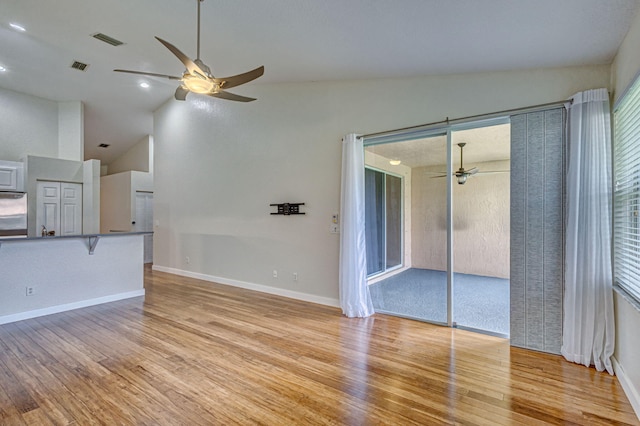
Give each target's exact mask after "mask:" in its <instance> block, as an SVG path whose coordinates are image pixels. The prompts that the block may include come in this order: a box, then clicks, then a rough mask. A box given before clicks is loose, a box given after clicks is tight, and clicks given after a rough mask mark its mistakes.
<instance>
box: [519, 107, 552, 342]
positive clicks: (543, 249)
mask: <svg viewBox="0 0 640 426" xmlns="http://www.w3.org/2000/svg"><path fill="white" fill-rule="evenodd" d="M564 122H565V111H564V108H556V109H552V110H547V111H539V112H532V113H528V114H519V115H514V116H512V117H511V336H510V337H511V344H512V345H513V346H519V347H523V348H528V349H535V350H539V351H544V352H551V353H556V354H558V353H560V347H561V345H562V297H563V281H564V188H565V148H564V147H565V144H564Z"/></svg>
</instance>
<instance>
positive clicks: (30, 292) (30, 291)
mask: <svg viewBox="0 0 640 426" xmlns="http://www.w3.org/2000/svg"><path fill="white" fill-rule="evenodd" d="M26 293H27V296H33V295H34V294H36V289H35V287H27V288H26Z"/></svg>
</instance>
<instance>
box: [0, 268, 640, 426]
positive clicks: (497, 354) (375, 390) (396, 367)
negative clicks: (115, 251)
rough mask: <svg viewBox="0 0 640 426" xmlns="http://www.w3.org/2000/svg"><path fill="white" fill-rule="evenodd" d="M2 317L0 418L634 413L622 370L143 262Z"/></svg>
mask: <svg viewBox="0 0 640 426" xmlns="http://www.w3.org/2000/svg"><path fill="white" fill-rule="evenodd" d="M145 287H146V291H147V294H146V297H145V298H144V299H143V298H135V299H129V300H124V301H119V302H114V303H109V304H104V305H100V306H95V307H90V308H85V309H79V310H75V311H70V312H65V313H62V314H56V315H50V316H47V317H41V318H36V319H31V320H27V321H21V322H16V323H12V324H6V325H2V326H0V424H1V425H26V424H29V425H48V424H59V425H65V424H75V425H92V424H118V425H216V424H221V425H230V424H264V425H307V424H308V425H314V424H320V425H368V424H392V425H404V424H420V425H445V424H461V425H516V424H517V425H521V424H526V425H529V424H531V425H541V424H563V425H574V424H578V425H583V424H590V425H592V424H593V425H611V424H632V425H633V424H638V423H639V422H638V419H637V417H636V416H635V414H634V413H633V410H632V408H631V406H630V404H629V402H628V400H627V398H626V397H625V395H624V393H623V391H622V388H621V387H620V384H619V383H618V381H617V379H616V378H615V377H612V376H609V375H608V374H606V373H604V374H603V373H598V372H596V371H595V370H594V369H588V368H585V367H582V366H578V365H575V364H571V363H568V362H566V361H564V360H563V359H562V358H561V357H558V356H553V355H547V354H541V353H536V352H532V351H526V350H522V349H516V348H511V347H510V346H509V344H508V341H506V340H503V339H499V338H495V337H490V336H485V335H481V334H475V333H471V332H467V331H463V330H454V329H449V328H445V327H438V326H433V325H429V324H425V323H420V322H416V321H411V320H406V319H401V318H395V317H390V316H384V315H375V316H373V317H371V318H368V319H348V318H345V317H343V316H341V314H340V311H339V310H338V309H334V308H330V307H325V306H320V305H315V304H311V303H304V302H299V301H294V300H290V299H285V298H280V297H277V296H271V295H267V294H263V293H256V292H251V291H247V290H242V289H237V288H233V287H228V286H223V285H217V284H212V283H207V282H203V281H198V280H194V279H189V278H184V277H178V276H174V275H170V274H164V273H161V272H152V271H150V270H147V271H146V272H145Z"/></svg>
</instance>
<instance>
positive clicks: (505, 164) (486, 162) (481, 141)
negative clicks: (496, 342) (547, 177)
mask: <svg viewBox="0 0 640 426" xmlns="http://www.w3.org/2000/svg"><path fill="white" fill-rule="evenodd" d="M510 144H511V136H510V124H509V123H506V124H499V125H493V126H486V127H478V128H473V129H466V130H459V131H452V132H451V149H452V154H453V155H452V158H453V170H454V173H455V174H457V176H454V178H453V197H452V198H453V200H452V202H453V206H452V216H453V218H452V220H453V271H454V274H453V322H454V324H455V325H456V326H457V327H461V328H468V329H473V330H481V331H483V332H488V333H490V334H496V335H501V336H508V335H509V273H510V271H509V257H510V256H509V255H510V252H509V250H510V226H509V223H510V203H509V199H510V172H509V170H510V160H509V159H510ZM461 160H462V162H461Z"/></svg>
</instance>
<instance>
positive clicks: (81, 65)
mask: <svg viewBox="0 0 640 426" xmlns="http://www.w3.org/2000/svg"><path fill="white" fill-rule="evenodd" d="M88 67H89V64H85V63H83V62H80V61H73V63H72V64H71V68H73V69H74V70H79V71H86V70H87V68H88Z"/></svg>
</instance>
